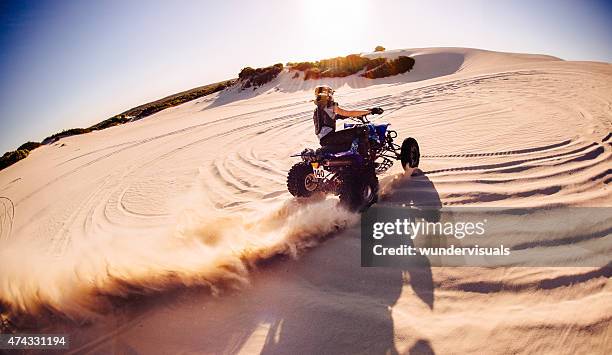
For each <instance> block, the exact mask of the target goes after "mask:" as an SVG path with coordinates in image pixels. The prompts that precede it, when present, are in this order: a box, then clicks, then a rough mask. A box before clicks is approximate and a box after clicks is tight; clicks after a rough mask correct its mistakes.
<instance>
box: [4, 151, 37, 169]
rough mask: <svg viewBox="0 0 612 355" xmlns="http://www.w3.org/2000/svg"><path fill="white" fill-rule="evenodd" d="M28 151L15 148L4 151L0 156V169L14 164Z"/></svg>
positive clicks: (25, 155) (26, 154)
mask: <svg viewBox="0 0 612 355" xmlns="http://www.w3.org/2000/svg"><path fill="white" fill-rule="evenodd" d="M29 153H30V152H29V151H28V150H26V149H17V150H14V151H12V152H6V153H4V155H3V156H2V157H0V170H2V169H4V168H6V167H8V166H11V165H13V164H15V163H16V162H18V161H20V160H21V159H23V158H25V157H27V156H28V154H29Z"/></svg>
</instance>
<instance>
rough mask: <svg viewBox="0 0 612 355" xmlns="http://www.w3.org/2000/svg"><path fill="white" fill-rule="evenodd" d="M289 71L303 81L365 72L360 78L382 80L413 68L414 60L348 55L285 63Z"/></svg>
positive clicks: (401, 57)
mask: <svg viewBox="0 0 612 355" xmlns="http://www.w3.org/2000/svg"><path fill="white" fill-rule="evenodd" d="M287 67H289V69H290V70H296V71H302V72H304V80H309V79H320V78H342V77H345V76H349V75H353V74H356V73H358V72H360V71H362V70H365V72H364V73H362V74H361V76H363V77H366V78H369V79H378V78H384V77H387V76H392V75H397V74H402V73H405V72H407V71H410V70H411V69H412V68H413V67H414V59H413V58H411V57H406V56H399V57H398V58H397V59H392V60H388V59H387V58H382V57H381V58H374V59H370V58H367V57H362V56H360V55H358V54H349V55H347V56H346V57H336V58H330V59H323V60H320V61H317V62H298V63H287Z"/></svg>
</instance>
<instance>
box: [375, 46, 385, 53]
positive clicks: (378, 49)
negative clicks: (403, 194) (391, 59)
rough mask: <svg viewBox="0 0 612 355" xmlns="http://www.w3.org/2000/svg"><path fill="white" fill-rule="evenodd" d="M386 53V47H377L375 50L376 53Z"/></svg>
mask: <svg viewBox="0 0 612 355" xmlns="http://www.w3.org/2000/svg"><path fill="white" fill-rule="evenodd" d="M384 51H385V47H383V46H376V48H374V52H384Z"/></svg>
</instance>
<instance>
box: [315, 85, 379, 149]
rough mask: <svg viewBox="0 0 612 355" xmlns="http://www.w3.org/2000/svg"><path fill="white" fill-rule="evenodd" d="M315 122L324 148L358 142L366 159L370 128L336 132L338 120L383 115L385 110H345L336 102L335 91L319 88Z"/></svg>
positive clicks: (326, 87) (361, 127)
mask: <svg viewBox="0 0 612 355" xmlns="http://www.w3.org/2000/svg"><path fill="white" fill-rule="evenodd" d="M314 94H315V100H314V103H315V105H317V107H316V108H315V110H314V115H313V122H314V126H315V134H316V135H317V137H318V138H319V143H320V144H321V146H322V147H326V146H339V145H344V144H347V143H352V142H353V141H355V140H356V139H357V140H358V142H359V143H358V147H359V148H358V152H359V154H361V156H362V157H363V158H364V159H365V158H367V155H368V151H369V144H368V128H367V127H365V126H356V127H352V128H347V129H343V130H341V131H336V120H337V119H343V118H348V117H361V116H365V115H367V114H377V115H379V114H382V113H383V109H382V108H380V107H375V108H372V109H369V110H345V109H343V108H341V107H340V106H338V103H337V102H335V101H334V96H333V95H334V90H333V89H332V88H331V87H329V86H327V85H320V86H317V87H316V88H315V90H314Z"/></svg>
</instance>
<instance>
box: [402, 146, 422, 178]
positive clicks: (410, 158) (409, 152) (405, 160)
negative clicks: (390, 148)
mask: <svg viewBox="0 0 612 355" xmlns="http://www.w3.org/2000/svg"><path fill="white" fill-rule="evenodd" d="M420 157H421V152H420V151H419V144H418V143H417V141H416V139H414V138H406V139H404V142H403V143H402V149H401V152H400V158H401V160H402V167H403V168H404V170H406V169H408V168H416V167H418V166H419V159H420Z"/></svg>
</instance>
